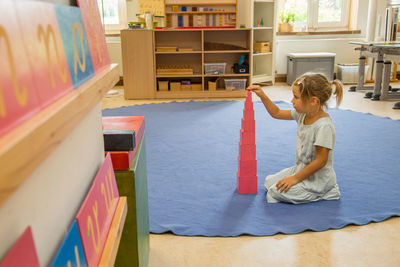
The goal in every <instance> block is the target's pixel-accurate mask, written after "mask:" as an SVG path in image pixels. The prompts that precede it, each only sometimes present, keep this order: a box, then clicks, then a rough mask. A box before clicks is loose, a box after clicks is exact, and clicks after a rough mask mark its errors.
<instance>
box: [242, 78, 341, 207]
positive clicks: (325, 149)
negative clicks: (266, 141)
mask: <svg viewBox="0 0 400 267" xmlns="http://www.w3.org/2000/svg"><path fill="white" fill-rule="evenodd" d="M332 84H334V85H335V93H334V94H335V95H336V103H337V105H339V104H340V102H341V100H342V96H343V87H342V84H341V83H340V82H339V81H337V80H335V81H333V82H329V81H328V80H327V79H326V78H325V77H324V76H323V75H321V74H312V75H303V76H302V77H300V78H298V79H297V80H296V81H295V82H294V83H293V85H292V91H293V99H292V101H291V102H292V104H293V107H294V109H293V110H281V109H279V108H278V107H277V106H276V105H275V104H274V103H273V102H272V101H271V100H270V99H269V98H268V96H267V95H266V94H265V93H264V91H263V90H262V89H261V88H260V87H259V86H255V85H252V86H250V87H249V88H247V89H248V90H251V91H253V92H254V93H256V95H258V96H259V97H260V98H261V100H262V102H263V104H264V106H265V108H266V109H267V111H268V113H269V114H270V115H271V116H272V117H273V118H275V119H281V120H296V122H297V124H298V128H297V140H296V143H297V144H296V166H293V167H290V168H287V169H284V170H282V171H280V172H278V173H276V174H272V175H268V176H267V177H266V178H265V183H264V186H265V189H266V190H267V201H268V202H269V203H274V202H281V201H283V202H290V203H294V204H299V203H307V202H311V201H318V200H321V199H325V200H332V199H339V197H340V192H339V187H338V185H337V183H336V174H335V171H334V170H333V148H334V146H335V138H336V133H335V128H334V126H333V123H332V119H331V117H330V116H329V115H328V113H326V112H325V111H324V108H327V101H328V99H329V98H330V97H331V95H332Z"/></svg>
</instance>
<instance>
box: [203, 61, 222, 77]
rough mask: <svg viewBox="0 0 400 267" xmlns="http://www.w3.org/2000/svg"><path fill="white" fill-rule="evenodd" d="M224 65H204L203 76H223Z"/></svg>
mask: <svg viewBox="0 0 400 267" xmlns="http://www.w3.org/2000/svg"><path fill="white" fill-rule="evenodd" d="M225 68H226V63H204V73H205V74H225Z"/></svg>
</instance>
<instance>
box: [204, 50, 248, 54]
mask: <svg viewBox="0 0 400 267" xmlns="http://www.w3.org/2000/svg"><path fill="white" fill-rule="evenodd" d="M249 52H250V50H205V51H204V54H230V53H232V54H233V53H249Z"/></svg>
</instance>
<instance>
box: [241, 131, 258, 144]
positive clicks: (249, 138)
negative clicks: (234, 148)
mask: <svg viewBox="0 0 400 267" xmlns="http://www.w3.org/2000/svg"><path fill="white" fill-rule="evenodd" d="M240 142H242V144H255V143H256V133H255V132H250V131H244V130H243V129H240Z"/></svg>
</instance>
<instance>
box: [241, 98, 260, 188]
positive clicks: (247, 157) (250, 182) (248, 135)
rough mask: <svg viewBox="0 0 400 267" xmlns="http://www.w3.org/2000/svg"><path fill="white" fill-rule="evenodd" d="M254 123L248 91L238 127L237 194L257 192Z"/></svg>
mask: <svg viewBox="0 0 400 267" xmlns="http://www.w3.org/2000/svg"><path fill="white" fill-rule="evenodd" d="M255 124H256V123H255V120H254V109H253V102H252V100H251V92H250V91H249V92H248V93H247V97H246V101H245V103H244V110H243V118H242V128H241V129H240V141H239V157H238V159H239V169H238V171H237V188H238V193H239V194H257V160H256V140H255V136H256V134H255Z"/></svg>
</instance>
